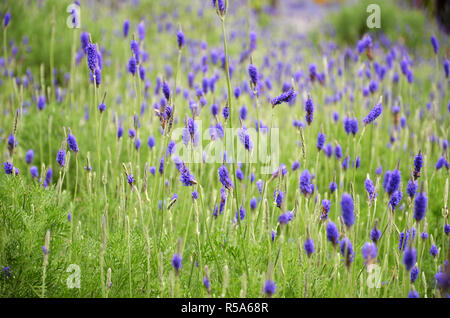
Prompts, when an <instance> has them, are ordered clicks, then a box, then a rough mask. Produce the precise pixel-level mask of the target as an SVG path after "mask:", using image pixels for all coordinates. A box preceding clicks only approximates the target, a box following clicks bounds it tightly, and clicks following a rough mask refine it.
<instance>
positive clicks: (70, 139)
mask: <svg viewBox="0 0 450 318" xmlns="http://www.w3.org/2000/svg"><path fill="white" fill-rule="evenodd" d="M67 145H68V146H69V149H70V150H71V151H73V152H75V153H77V152H78V151H79V149H78V144H77V139H76V138H75V136H74V135H72V133H70V132H69V135H68V136H67Z"/></svg>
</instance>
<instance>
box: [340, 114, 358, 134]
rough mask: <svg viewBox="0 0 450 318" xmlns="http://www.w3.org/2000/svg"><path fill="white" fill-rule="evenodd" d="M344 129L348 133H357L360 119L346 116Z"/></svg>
mask: <svg viewBox="0 0 450 318" xmlns="http://www.w3.org/2000/svg"><path fill="white" fill-rule="evenodd" d="M343 122H344V129H345V132H346V133H347V135H349V134H352V135H353V136H354V135H356V133H357V132H358V120H357V119H356V118H344V121H343Z"/></svg>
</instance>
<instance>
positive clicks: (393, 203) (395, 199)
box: [389, 190, 403, 211]
mask: <svg viewBox="0 0 450 318" xmlns="http://www.w3.org/2000/svg"><path fill="white" fill-rule="evenodd" d="M402 198H403V193H402V191H400V190H397V191H395V192H394V193H393V194H392V196H391V199H390V200H389V206H390V207H391V209H392V211H395V209H396V208H397V206H398V205H399V203H400V201H401V200H402Z"/></svg>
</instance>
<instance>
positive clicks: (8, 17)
mask: <svg viewBox="0 0 450 318" xmlns="http://www.w3.org/2000/svg"><path fill="white" fill-rule="evenodd" d="M10 21H11V13H9V12H6V13H5V16H4V17H3V25H4V26H5V28H6V27H7V26H8V25H9V22H10Z"/></svg>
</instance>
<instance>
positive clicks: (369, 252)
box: [362, 242, 378, 265]
mask: <svg viewBox="0 0 450 318" xmlns="http://www.w3.org/2000/svg"><path fill="white" fill-rule="evenodd" d="M377 253H378V248H377V246H376V244H374V243H371V242H366V243H364V245H363V247H362V255H363V257H364V260H365V264H366V265H369V264H372V263H374V262H375V261H376V258H377Z"/></svg>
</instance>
